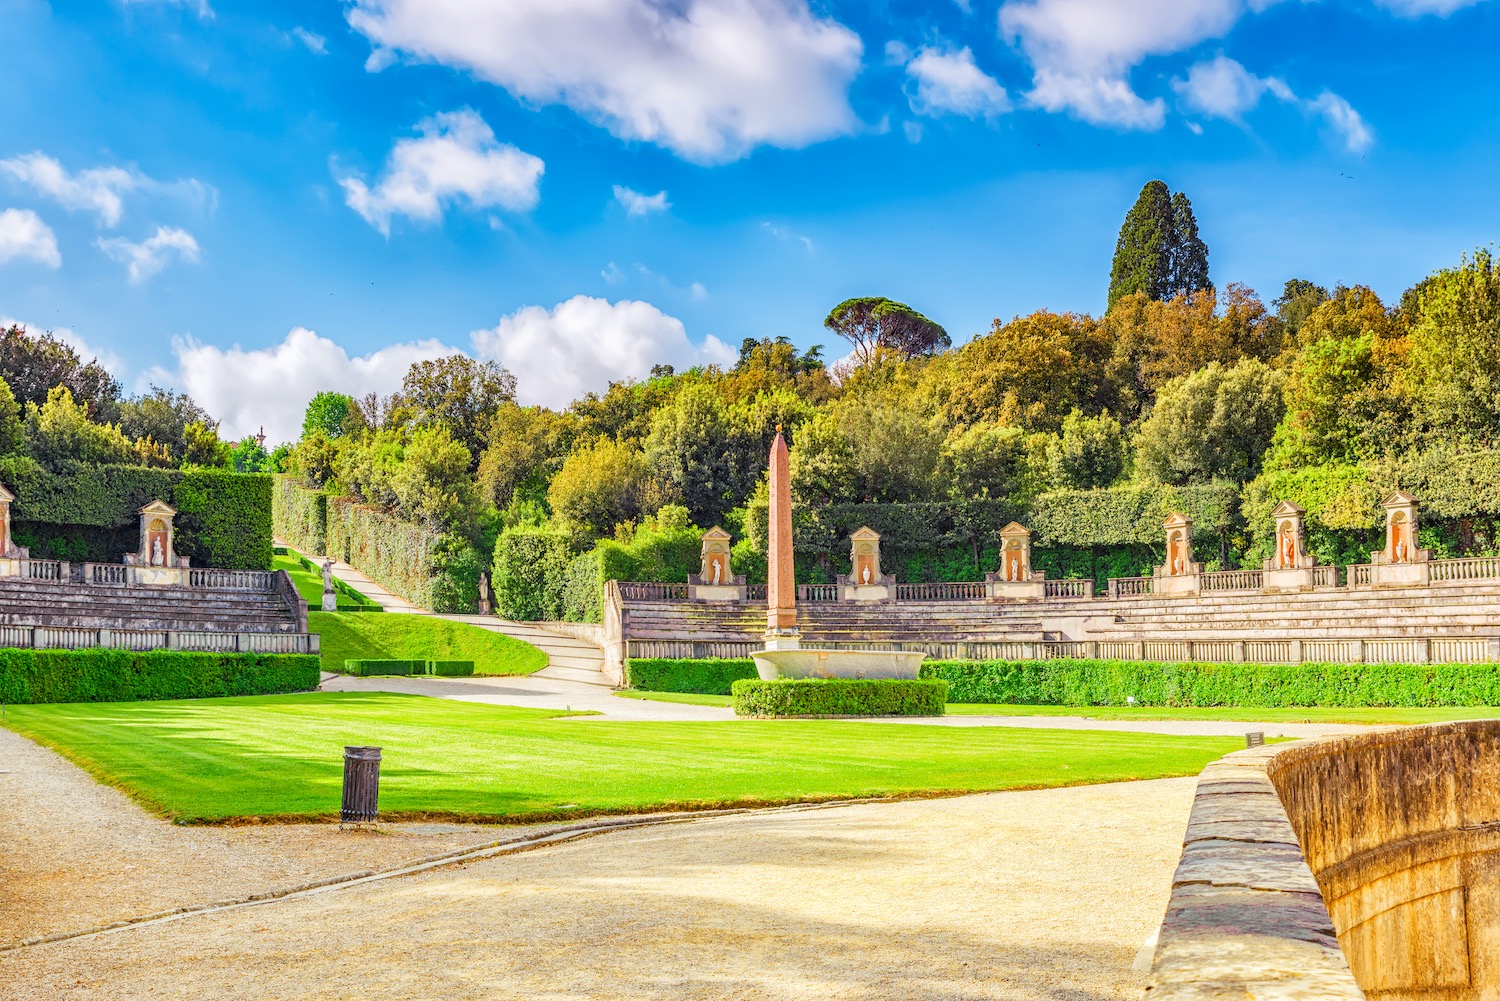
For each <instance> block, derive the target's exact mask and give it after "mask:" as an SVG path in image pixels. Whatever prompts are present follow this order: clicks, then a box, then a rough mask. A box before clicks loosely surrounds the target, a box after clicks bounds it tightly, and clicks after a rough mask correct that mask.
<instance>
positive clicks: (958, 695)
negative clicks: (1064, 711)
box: [921, 660, 1500, 708]
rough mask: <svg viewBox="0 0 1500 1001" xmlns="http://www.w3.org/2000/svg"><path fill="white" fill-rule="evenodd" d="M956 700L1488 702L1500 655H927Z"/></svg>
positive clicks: (1495, 695)
mask: <svg viewBox="0 0 1500 1001" xmlns="http://www.w3.org/2000/svg"><path fill="white" fill-rule="evenodd" d="M921 675H922V677H924V678H940V679H942V680H944V681H946V682H948V686H949V698H950V699H951V700H952V701H954V702H991V703H1015V704H1020V705H1061V706H1122V705H1126V704H1127V699H1134V700H1135V704H1136V705H1143V706H1253V707H1266V708H1269V707H1275V706H1489V705H1495V704H1496V702H1495V700H1496V699H1500V665H1496V664H1321V663H1308V664H1197V663H1154V662H1147V661H1125V660H1009V661H1007V660H988V661H927V662H926V663H924V664H923V665H922V669H921Z"/></svg>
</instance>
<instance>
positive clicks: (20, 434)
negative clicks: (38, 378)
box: [0, 379, 26, 456]
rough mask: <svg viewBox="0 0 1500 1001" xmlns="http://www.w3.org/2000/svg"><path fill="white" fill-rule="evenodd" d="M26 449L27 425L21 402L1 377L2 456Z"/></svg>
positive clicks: (0, 433)
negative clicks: (22, 413) (23, 418)
mask: <svg viewBox="0 0 1500 1001" xmlns="http://www.w3.org/2000/svg"><path fill="white" fill-rule="evenodd" d="M25 451H26V425H25V424H24V423H22V421H21V404H20V403H18V402H17V401H16V397H15V394H14V393H12V392H11V391H10V386H9V384H7V383H6V381H5V380H4V379H0V456H6V455H19V454H22V453H24V452H25Z"/></svg>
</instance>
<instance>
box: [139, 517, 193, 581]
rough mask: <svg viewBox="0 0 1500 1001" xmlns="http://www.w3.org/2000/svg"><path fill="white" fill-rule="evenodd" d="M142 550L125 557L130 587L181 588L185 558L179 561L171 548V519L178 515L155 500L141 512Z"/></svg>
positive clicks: (185, 571) (185, 573)
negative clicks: (164, 586)
mask: <svg viewBox="0 0 1500 1001" xmlns="http://www.w3.org/2000/svg"><path fill="white" fill-rule="evenodd" d="M140 515H141V548H140V549H138V550H137V551H135V552H133V553H126V554H125V564H126V565H127V566H129V567H130V568H131V569H130V582H131V583H132V584H160V585H169V584H174V585H184V584H186V583H187V582H188V581H187V577H188V574H187V566H188V561H187V557H182V558H181V559H179V558H178V556H177V552H176V549H175V548H174V547H173V538H174V530H173V528H172V519H173V518H175V517H177V512H176V511H175V510H174V509H173V508H172V507H170V506H169V505H168V504H167V503H166V502H165V501H162V500H154V501H152V502H151V503H150V504H147V505H146V506H145V507H143V508H141V510H140Z"/></svg>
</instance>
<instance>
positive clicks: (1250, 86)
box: [1172, 55, 1375, 153]
mask: <svg viewBox="0 0 1500 1001" xmlns="http://www.w3.org/2000/svg"><path fill="white" fill-rule="evenodd" d="M1172 86H1173V88H1174V89H1175V90H1176V91H1177V93H1178V95H1179V96H1180V97H1181V98H1182V100H1183V103H1184V104H1186V105H1187V106H1188V107H1189V108H1191V109H1192V110H1194V111H1197V112H1199V113H1201V114H1204V115H1207V116H1209V117H1212V118H1227V119H1229V120H1230V121H1236V122H1237V121H1239V120H1240V118H1241V117H1242V116H1243V115H1244V114H1245V113H1246V112H1247V111H1249V110H1250V109H1252V108H1254V107H1255V106H1256V105H1257V104H1259V103H1260V100H1261V98H1262V97H1264V96H1265V95H1266V94H1268V93H1269V94H1271V95H1272V96H1274V97H1276V98H1277V99H1278V100H1281V101H1283V102H1285V103H1287V104H1292V105H1295V106H1297V107H1298V108H1300V109H1302V111H1303V112H1304V113H1306V114H1311V115H1317V116H1318V117H1320V118H1322V119H1323V120H1324V121H1325V122H1326V123H1327V124H1328V126H1329V128H1330V129H1332V131H1333V132H1334V134H1335V135H1336V136H1337V137H1338V138H1339V140H1340V141H1341V142H1342V143H1343V145H1344V146H1345V147H1346V148H1347V149H1348V150H1349V152H1351V153H1363V152H1365V151H1366V150H1368V149H1369V148H1370V146H1371V145H1372V144H1373V143H1374V142H1375V134H1374V132H1372V131H1371V129H1370V127H1369V126H1368V125H1366V124H1365V120H1364V119H1363V118H1362V117H1360V114H1359V112H1358V111H1356V110H1354V107H1353V105H1351V104H1350V103H1349V102H1348V101H1346V100H1344V98H1342V97H1340V96H1339V95H1337V94H1335V93H1333V92H1332V91H1328V90H1325V91H1323V92H1322V93H1321V94H1319V95H1318V96H1317V97H1315V98H1313V99H1311V100H1303V99H1302V98H1300V97H1298V96H1297V94H1296V93H1295V92H1294V91H1293V90H1292V88H1291V87H1289V86H1288V85H1287V83H1286V82H1285V81H1284V80H1279V79H1277V78H1276V77H1260V76H1256V75H1255V74H1254V73H1252V72H1250V71H1249V70H1247V69H1245V67H1244V66H1241V65H1240V64H1239V63H1237V62H1235V61H1234V60H1233V59H1229V58H1227V57H1225V56H1223V55H1220V56H1218V57H1217V58H1215V59H1212V60H1209V61H1207V62H1201V63H1198V64H1197V65H1195V66H1193V67H1192V68H1191V69H1190V70H1188V75H1187V78H1186V79H1185V80H1174V81H1172Z"/></svg>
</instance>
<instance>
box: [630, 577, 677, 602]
mask: <svg viewBox="0 0 1500 1001" xmlns="http://www.w3.org/2000/svg"><path fill="white" fill-rule="evenodd" d="M687 597H688V586H687V585H686V584H656V583H652V582H650V581H620V598H621V599H622V600H624V601H687Z"/></svg>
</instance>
